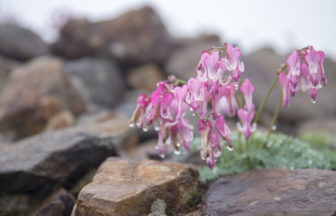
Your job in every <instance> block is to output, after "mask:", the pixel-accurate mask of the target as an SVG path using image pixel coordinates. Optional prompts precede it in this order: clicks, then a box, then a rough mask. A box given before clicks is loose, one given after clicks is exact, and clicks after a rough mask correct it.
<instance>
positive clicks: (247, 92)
mask: <svg viewBox="0 0 336 216" xmlns="http://www.w3.org/2000/svg"><path fill="white" fill-rule="evenodd" d="M240 92H241V93H242V94H243V96H244V100H245V108H246V109H247V110H249V111H251V112H253V111H254V105H253V102H252V94H253V92H254V86H253V85H252V83H251V82H250V80H249V79H245V81H244V82H243V84H242V85H241V86H240Z"/></svg>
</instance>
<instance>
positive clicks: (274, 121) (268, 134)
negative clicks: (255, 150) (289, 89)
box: [264, 92, 283, 148]
mask: <svg viewBox="0 0 336 216" xmlns="http://www.w3.org/2000/svg"><path fill="white" fill-rule="evenodd" d="M282 100H283V93H282V92H281V95H280V100H279V103H278V106H277V108H276V110H275V112H274V115H273V119H272V123H271V125H270V127H269V128H268V133H267V139H266V142H265V144H264V148H265V147H266V145H267V143H268V140H269V138H270V136H271V134H272V132H273V127H274V125H275V123H276V121H277V120H278V117H279V114H280V110H281V106H282Z"/></svg>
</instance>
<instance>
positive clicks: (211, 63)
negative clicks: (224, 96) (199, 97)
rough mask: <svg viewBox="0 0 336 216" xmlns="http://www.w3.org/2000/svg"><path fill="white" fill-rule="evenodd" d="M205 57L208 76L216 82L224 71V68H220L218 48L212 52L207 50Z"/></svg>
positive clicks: (204, 62)
mask: <svg viewBox="0 0 336 216" xmlns="http://www.w3.org/2000/svg"><path fill="white" fill-rule="evenodd" d="M203 55H204V57H203V58H202V65H203V67H204V69H205V71H206V73H207V77H208V79H209V80H211V81H212V82H216V81H217V80H218V79H219V78H220V76H221V73H222V70H220V69H219V64H218V61H219V52H218V51H217V50H215V51H213V52H212V53H210V52H205V53H204V54H203Z"/></svg>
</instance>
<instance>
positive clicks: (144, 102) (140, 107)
mask: <svg viewBox="0 0 336 216" xmlns="http://www.w3.org/2000/svg"><path fill="white" fill-rule="evenodd" d="M149 102H150V99H149V98H147V95H145V94H141V95H139V96H138V99H137V107H136V109H135V111H134V113H133V115H132V118H131V120H130V122H129V125H130V127H134V125H135V124H136V125H137V126H138V127H139V128H143V129H144V130H147V124H146V122H145V110H146V107H147V106H148V104H149Z"/></svg>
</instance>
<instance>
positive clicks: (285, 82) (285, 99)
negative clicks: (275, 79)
mask: <svg viewBox="0 0 336 216" xmlns="http://www.w3.org/2000/svg"><path fill="white" fill-rule="evenodd" d="M279 82H280V84H281V86H282V94H283V100H282V104H283V105H284V106H285V107H288V104H289V96H290V95H289V89H288V84H289V81H288V78H287V75H286V74H285V73H280V74H279Z"/></svg>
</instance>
